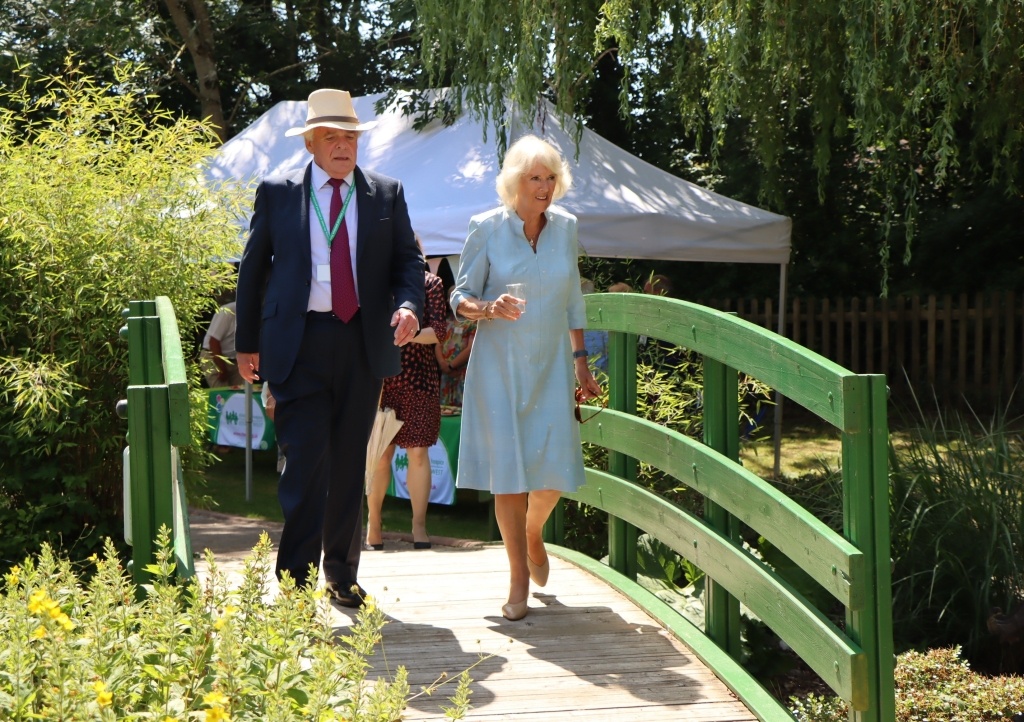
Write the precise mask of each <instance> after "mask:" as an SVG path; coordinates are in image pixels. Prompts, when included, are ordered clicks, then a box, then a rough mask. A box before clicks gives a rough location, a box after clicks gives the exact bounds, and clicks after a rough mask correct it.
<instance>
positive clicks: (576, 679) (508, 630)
mask: <svg viewBox="0 0 1024 722" xmlns="http://www.w3.org/2000/svg"><path fill="white" fill-rule="evenodd" d="M190 524H191V530H192V545H193V549H194V551H196V552H199V553H201V552H202V550H203V549H204V548H206V547H209V548H210V549H211V550H213V551H214V553H215V556H216V559H217V563H218V566H219V567H220V568H221V569H222V570H223V571H225V572H226V573H227V574H228V578H229V579H230V578H231V575H232V574H237V573H239V572H240V570H241V565H242V561H243V560H244V559H245V557H246V555H247V554H248V552H249V551H250V550H251V548H252V546H253V545H255V543H256V541H257V540H258V538H259V534H260V532H261V531H263V530H266V531H267V532H268V533H269V534H270V536H271V539H273V540H276V539H277V538H279V535H280V525H279V524H274V523H269V522H263V521H256V520H252V519H243V518H238V517H230V516H226V515H224V514H217V513H213V512H206V511H198V510H197V511H193V512H192V513H191V518H190ZM432 541H433V542H434V548H433V549H431V550H427V551H423V550H413V549H412V544H411V538H409V537H405V538H403V537H402V536H401V535H394V534H390V535H389V534H385V544H386V548H385V551H383V552H364V554H363V558H362V562H361V566H360V580H359V581H360V583H361V584H362V585H363V586H364V587H365V588H366V589H367V591H369V592H370V593H371V594H373V595H374V596H375V597H376V598H377V601H378V604H379V605H380V606H381V607H382V608H383V609H384V610H385V611H386V612H387V615H388V623H387V624H386V625H385V627H384V629H383V642H382V644H381V650H380V653H378V654H375V655H374V657H373V658H371V660H370V662H371V664H373V665H374V669H373V671H372V673H371V677H372V678H380V677H385V678H391V677H392V675H393V672H394V670H395V669H396V668H397V666H398V665H403V666H405V667H406V669H407V670H408V672H409V683H410V687H411V689H412V690H414V691H415V690H417V689H418V688H419V687H420V686H422V685H427V684H430V683H431V682H433V681H434V680H436V679H437V678H438V676H439V675H440V674H441V673H447V674H448V675H449V676H450V677H455V676H457V675H458V674H459V673H460V672H461V671H462V670H464V669H467V668H469V667H470V666H472V665H474V664H476V663H478V662H479V664H477V665H476V666H475V667H474V668H473V670H472V672H471V676H472V678H473V683H472V686H471V690H472V696H471V703H472V708H471V709H470V711H469V714H468V715H467V717H466V719H467V720H473V721H476V722H484V721H486V722H490V721H492V720H494V721H497V720H517V721H519V722H541V721H542V720H543V721H545V722H547V721H549V720H556V719H558V720H561V719H582V720H588V721H589V722H635V721H636V720H639V719H642V720H644V722H662V721H667V720H687V721H688V722H712V721H714V722H753V721H754V719H755V718H754V716H753V715H752V714H751V713H750V712H749V711H748V710H747V709H746V708H745V707H744V706H743V705H742V704H741V703H740V702H739V701H737V699H736V698H735V696H734V695H733V694H732V693H731V692H730V691H729V690H728V689H727V688H726V687H725V685H723V684H722V683H721V682H720V681H719V680H718V679H717V678H716V677H715V676H714V675H713V674H712V673H711V672H710V671H709V670H708V669H707V668H706V667H705V666H704V665H703V664H702V663H701V662H700V660H698V659H697V658H696V657H695V656H694V655H693V653H692V652H690V650H689V649H688V648H687V647H685V646H684V645H683V644H682V643H681V642H679V640H677V639H676V638H675V637H674V636H672V635H671V634H669V633H668V632H666V631H665V630H664V629H662V627H661V626H660V625H659V624H658V623H657V622H655V621H654V620H652V619H651V618H650V617H649V616H648V615H647V614H646V613H645V612H643V611H642V610H640V609H639V608H638V607H636V605H635V604H633V603H632V602H631V601H630V600H629V599H627V598H626V597H624V596H622V595H621V594H619V593H618V592H617V591H615V590H613V589H611V588H610V587H608V586H606V585H605V584H603V583H602V582H600V581H599V580H597V579H596V578H595V577H593V576H591V575H590V574H588V573H586V572H585V571H583V570H582V569H580V568H578V567H576V566H575V565H573V564H571V563H569V562H567V561H565V560H563V559H559V558H557V557H555V556H551V557H550V559H551V578H550V581H549V582H548V585H547V586H546V587H545V588H544V589H542V590H537V591H536V592H535V593H534V594H533V595H532V597H531V598H530V614H529V616H527V617H526V619H524V620H521V621H519V622H509V621H507V620H505V619H504V618H503V617H502V616H501V613H500V608H501V604H502V603H503V602H504V601H505V592H506V590H507V585H508V572H507V564H508V562H507V559H506V557H505V551H504V548H503V547H502V546H501V545H500V544H487V543H482V542H459V541H456V540H447V539H438V538H436V537H435V538H433V539H432ZM204 567H205V564H204V563H203V562H199V563H197V569H196V571H197V573H198V574H199V575H202V574H203V573H204V572H205V569H204ZM271 586H273V584H272V585H271ZM353 617H354V614H353V612H352V610H347V609H340V608H336V609H335V618H336V621H337V626H338V629H339V632H342V633H343V630H344V628H345V627H347V626H349V625H350V624H351V623H352V620H353ZM481 658H483V661H480V660H481ZM447 694H450V692H448V693H446V692H444V691H442V692H441V693H436V694H434V695H432V696H423V697H417V698H415V699H413V700H412V701H411V702H410V704H409V707H408V708H407V710H406V713H405V715H404V716H403V719H404V720H442V719H444V713H443V710H442V707H444V706H446V705H447Z"/></svg>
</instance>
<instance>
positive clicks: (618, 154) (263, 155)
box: [207, 95, 791, 267]
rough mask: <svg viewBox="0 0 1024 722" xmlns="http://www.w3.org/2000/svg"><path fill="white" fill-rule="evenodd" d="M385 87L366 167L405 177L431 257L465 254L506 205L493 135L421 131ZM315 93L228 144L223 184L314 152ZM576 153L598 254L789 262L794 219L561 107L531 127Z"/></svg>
mask: <svg viewBox="0 0 1024 722" xmlns="http://www.w3.org/2000/svg"><path fill="white" fill-rule="evenodd" d="M380 97H381V96H380V95H368V96H362V97H358V98H354V99H353V102H354V104H355V107H356V113H357V114H358V115H359V118H360V119H361V120H366V119H370V118H373V117H377V119H378V121H379V123H378V125H377V127H376V128H374V129H372V130H370V131H367V132H366V133H365V134H364V135H363V137H362V139H361V140H360V143H359V164H360V166H362V167H364V168H367V169H370V170H375V171H378V172H380V173H384V174H386V175H390V176H392V177H394V178H398V179H400V180H401V181H402V182H403V184H404V185H405V192H406V199H407V201H408V204H409V214H410V216H411V218H412V223H413V227H414V228H415V229H416V230H417V232H418V233H419V234H420V237H421V238H422V239H423V243H424V246H425V247H426V251H427V254H428V255H451V254H457V253H459V252H461V250H462V244H463V242H464V241H465V237H466V230H467V227H468V223H469V218H470V216H472V215H474V214H477V213H482V212H483V211H486V210H489V209H491V208H493V207H495V206H496V205H498V196H497V193H496V191H495V189H494V180H495V178H496V177H497V174H498V170H499V162H498V157H497V150H496V144H495V142H494V133H493V132H491V133H489V138H488V140H487V141H485V140H484V132H483V127H482V125H481V122H480V121H479V120H476V119H473V118H471V117H470V116H469V114H464V115H463V116H462V117H460V118H459V119H458V120H457V121H456V122H455V123H454V124H452V125H450V126H447V127H446V126H444V125H442V124H441V123H440V122H439V121H434V122H432V123H431V124H429V125H428V126H427V127H426V128H425V129H423V130H420V131H416V130H414V129H413V127H412V119H411V118H410V117H408V116H403V115H402V114H401V113H400V112H398V111H388V112H385V113H383V114H381V115H379V116H378V115H377V113H376V112H375V110H374V103H375V102H376V101H377V100H379V99H380ZM305 119H306V103H305V101H292V102H281V103H278V104H277V105H275V106H274V107H273V108H271V109H270V110H269V111H267V112H266V113H264V114H263V115H262V116H260V118H259V119H258V120H256V121H255V122H254V123H253V124H252V125H250V126H249V127H248V128H246V129H245V130H244V131H242V132H241V133H240V134H239V135H237V136H235V137H234V138H232V139H231V140H229V141H228V142H227V143H225V144H224V146H223V147H222V148H221V149H220V151H219V152H218V154H217V156H216V157H215V158H214V160H213V162H212V163H211V164H210V166H209V168H208V170H207V177H208V178H209V179H210V180H213V181H228V182H246V181H249V180H252V179H258V178H261V177H263V176H264V175H267V174H271V173H278V172H283V171H289V170H293V169H296V168H300V167H302V166H304V165H305V164H306V163H308V162H309V160H310V157H311V156H310V155H309V153H308V152H307V151H306V149H305V147H304V145H303V141H302V138H301V137H293V138H285V137H284V132H285V130H287V129H288V128H292V127H299V126H301V125H303V124H304V123H305ZM532 132H533V133H536V134H537V135H540V136H542V137H544V138H546V139H547V140H548V141H550V142H551V143H552V144H553V145H555V146H556V147H557V148H558V149H559V150H560V151H561V152H562V155H563V156H564V157H565V158H567V159H569V162H570V166H571V169H572V173H573V188H572V190H571V191H570V192H569V194H568V195H567V196H566V197H565V198H563V199H562V200H561V201H560V204H561V205H562V206H564V207H565V208H567V209H568V210H569V211H571V212H572V213H574V214H576V216H577V217H578V218H579V221H580V243H581V245H582V246H583V249H584V250H585V251H586V252H587V253H588V254H589V255H592V256H598V257H606V258H635V259H658V260H672V261H721V262H734V263H771V264H778V265H782V266H783V267H784V266H785V264H787V263H788V262H789V251H790V227H791V223H790V219H788V218H786V217H784V216H780V215H776V214H774V213H769V212H768V211H764V210H761V209H760V208H756V207H754V206H750V205H747V204H744V203H740V202H739V201H735V200H732V199H730V198H726V197H725V196H721V195H718V194H716V193H712V192H710V191H707V190H705V189H703V188H701V187H699V186H696V185H694V184H692V183H688V182H686V181H684V180H682V179H680V178H677V177H675V176H673V175H672V174H670V173H666V172H665V171H662V170H659V169H658V168H655V167H654V166H652V165H650V164H649V163H646V162H644V161H642V160H640V159H639V158H637V157H635V156H632V155H630V154H629V153H627V152H626V151H624V150H622V149H621V148H618V147H617V146H615V145H613V144H612V143H610V142H609V141H607V140H605V139H604V138H602V137H601V136H599V135H597V134H596V133H594V132H592V131H590V130H587V129H584V131H583V137H582V140H581V142H580V146H579V157H578V160H577V159H576V147H575V144H574V142H573V139H572V137H571V136H570V134H569V133H568V132H566V131H565V130H564V129H563V128H562V126H561V124H560V123H559V121H558V120H557V118H556V117H555V114H554V113H553V112H548V113H547V114H546V117H545V118H544V120H543V122H542V123H540V122H538V123H537V124H536V125H535V126H534V128H533V129H532Z"/></svg>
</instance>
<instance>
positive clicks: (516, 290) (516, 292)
mask: <svg viewBox="0 0 1024 722" xmlns="http://www.w3.org/2000/svg"><path fill="white" fill-rule="evenodd" d="M505 289H506V290H507V291H508V295H510V296H515V297H516V298H519V299H522V301H523V302H522V303H517V304H516V308H518V309H519V311H520V312H523V311H525V310H526V284H525V283H510V284H508V285H507V286H505Z"/></svg>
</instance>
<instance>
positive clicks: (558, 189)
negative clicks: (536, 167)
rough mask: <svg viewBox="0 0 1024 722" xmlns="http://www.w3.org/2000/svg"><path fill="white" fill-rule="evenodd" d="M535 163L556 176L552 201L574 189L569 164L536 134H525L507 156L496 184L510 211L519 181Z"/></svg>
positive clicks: (499, 195) (514, 144)
mask: <svg viewBox="0 0 1024 722" xmlns="http://www.w3.org/2000/svg"><path fill="white" fill-rule="evenodd" d="M534 163H540V164H541V165H542V166H544V167H545V168H547V169H548V170H550V171H551V172H552V173H554V174H555V190H554V192H553V193H552V194H551V200H553V201H557V200H558V199H559V198H561V197H562V196H564V195H565V194H566V193H568V192H569V189H570V188H572V173H570V172H569V164H568V163H566V162H565V160H564V159H563V158H562V156H561V154H559V152H558V151H557V150H556V149H555V147H554V146H553V145H551V144H550V143H548V142H547V141H546V140H543V139H541V138H538V137H537V136H535V135H524V136H523V137H522V138H520V139H519V140H517V141H516V142H515V143H513V144H512V147H511V148H509V149H508V152H507V153H505V161H504V162H503V163H502V164H501V172H500V173H499V174H498V180H497V181H496V182H495V185H496V187H497V189H498V197H499V198H500V199H501V202H502V203H503V204H504V205H505V207H506V208H508V209H509V210H511V209H513V208H515V205H516V196H517V195H518V194H519V181H520V180H522V178H523V176H525V175H526V174H527V173H528V172H529V170H530V168H532V167H533V164H534Z"/></svg>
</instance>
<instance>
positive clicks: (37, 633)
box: [29, 625, 46, 639]
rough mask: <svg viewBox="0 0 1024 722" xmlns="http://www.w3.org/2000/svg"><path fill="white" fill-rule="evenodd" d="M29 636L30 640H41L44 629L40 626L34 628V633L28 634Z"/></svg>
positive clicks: (44, 632) (44, 634) (43, 635)
mask: <svg viewBox="0 0 1024 722" xmlns="http://www.w3.org/2000/svg"><path fill="white" fill-rule="evenodd" d="M29 636H30V637H31V638H32V639H42V638H43V637H45V636H46V627H43V626H41V625H40V626H38V627H36V631H34V632H32V634H30V635H29Z"/></svg>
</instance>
